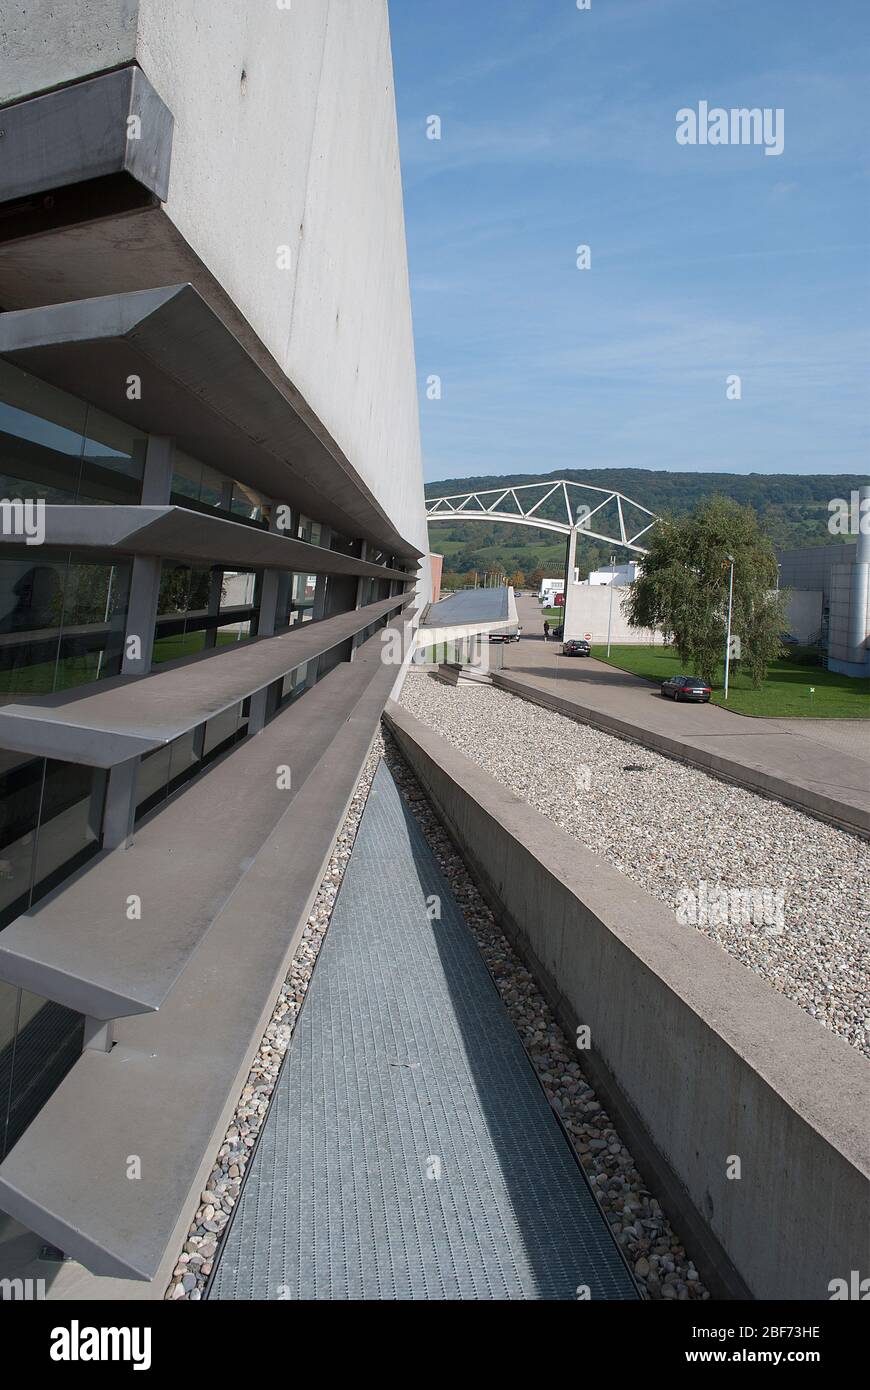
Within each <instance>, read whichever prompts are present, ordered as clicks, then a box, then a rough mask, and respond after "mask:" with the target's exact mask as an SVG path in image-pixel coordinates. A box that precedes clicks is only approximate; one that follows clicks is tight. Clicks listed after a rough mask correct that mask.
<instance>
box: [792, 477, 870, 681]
mask: <svg viewBox="0 0 870 1390" xmlns="http://www.w3.org/2000/svg"><path fill="white" fill-rule="evenodd" d="M857 497H858V501H859V508H857V509H856V510H857V511H858V516H857V517H856V520H857V521H858V530H859V534H858V537H857V540H855V541H853V542H848V541H847V542H840V543H838V544H835V545H820V546H808V547H805V548H803V549H796V550H780V551H777V557H776V558H777V561H778V563H779V578H780V585H781V587H782V588H784V589H785V588H787V589H790V590H791V598H790V617H791V614H792V610H794V611H795V613H796V614H797V613H800V614H803V613H805V612H807V611H810V612H811V613H812V614H815V613H816V612H817V614H818V623H817V630H816V632H815V634H814V635H812V636H804V637H802V638H801V640H804V641H817V640H821V641H822V643H823V644H824V645H825V646H826V647H827V654H828V670H830V671H838V672H840V673H841V674H843V675H847V676H870V487H864V488H861V489H860V491H859V493H858V494H857ZM862 527H863V528H865V533H863V534H862V533H861V528H862ZM814 626H816V624H815V623H813V622H810V623H809V627H810V628H812V627H814ZM795 633H796V635H798V636H800V635H801V634H800V632H799V631H798V629H797V627H796V628H795Z"/></svg>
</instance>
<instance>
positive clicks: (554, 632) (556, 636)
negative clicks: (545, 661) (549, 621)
mask: <svg viewBox="0 0 870 1390" xmlns="http://www.w3.org/2000/svg"><path fill="white" fill-rule="evenodd" d="M564 635H565V624H564V623H560V624H559V626H558V627H551V628H550V636H551V637H552V638H553V640H554V641H556V642H559V641H561V639H562V638H563V637H564Z"/></svg>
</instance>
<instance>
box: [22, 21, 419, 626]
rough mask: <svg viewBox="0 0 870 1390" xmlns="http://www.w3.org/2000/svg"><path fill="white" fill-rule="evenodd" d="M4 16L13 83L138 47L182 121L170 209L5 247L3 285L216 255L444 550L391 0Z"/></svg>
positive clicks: (95, 283)
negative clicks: (434, 498)
mask: <svg viewBox="0 0 870 1390" xmlns="http://www.w3.org/2000/svg"><path fill="white" fill-rule="evenodd" d="M3 28H4V30H5V33H4V35H3V37H4V39H5V40H6V42H7V44H8V50H7V55H6V60H5V61H4V64H3V70H2V74H0V101H4V102H8V101H11V100H15V99H20V98H21V97H23V96H28V95H32V94H34V93H36V92H38V91H41V90H45V89H47V88H51V87H55V86H59V85H61V84H63V83H67V82H70V81H72V80H74V79H76V78H81V77H84V76H87V75H90V74H93V73H96V72H100V71H103V70H105V69H106V68H107V67H112V66H114V65H117V64H120V63H124V62H133V61H135V62H136V63H138V64H139V66H140V67H141V68H142V69H143V71H144V72H145V74H146V76H147V77H148V79H149V81H150V82H151V83H152V85H153V86H154V88H155V89H156V91H157V93H158V94H159V96H160V97H161V98H162V100H163V101H164V102H165V103H166V105H167V106H168V108H169V110H170V111H171V112H172V114H173V116H174V118H175V132H174V143H173V150H172V164H171V171H170V182H169V194H168V198H167V201H166V203H165V206H164V209H163V212H162V213H157V214H152V213H148V214H144V215H143V216H142V218H141V219H139V220H138V222H137V219H136V218H135V217H133V218H130V217H128V218H126V219H122V220H121V221H120V222H119V224H118V234H117V237H116V238H115V240H114V243H113V244H112V243H111V234H110V232H109V231H108V230H106V231H105V232H104V233H103V236H104V237H105V238H106V245H101V246H100V251H99V255H97V256H93V255H92V256H91V259H90V260H88V257H87V250H86V249H83V248H82V241H83V237H85V236H88V235H91V233H90V230H89V229H88V231H87V232H86V233H84V234H83V233H81V232H78V233H73V232H70V233H68V234H67V235H66V236H65V238H64V241H63V243H62V244H61V243H60V242H58V250H57V255H56V257H55V264H54V265H52V264H49V265H48V266H47V267H46V264H45V262H44V261H39V260H38V259H37V257H38V254H39V253H38V250H37V249H36V248H34V249H33V250H32V251H31V250H27V251H21V252H18V251H15V252H13V251H11V250H6V251H4V259H5V260H6V261H7V264H8V266H9V270H8V272H7V275H8V280H7V281H5V282H4V284H3V286H2V290H3V292H2V293H0V302H5V305H6V307H21V305H20V304H19V302H18V300H17V299H15V298H14V296H15V293H16V288H17V286H18V285H24V284H25V283H27V281H28V277H30V284H31V286H32V288H31V289H29V291H28V293H29V295H30V296H31V297H30V298H29V301H28V302H29V303H46V302H53V301H54V300H56V299H63V298H67V299H69V298H77V297H79V296H80V295H84V294H98V293H110V292H114V291H115V290H116V289H121V288H124V289H133V288H139V287H140V281H141V280H142V279H143V277H144V278H145V279H147V281H148V283H149V284H151V285H155V284H165V283H174V282H175V280H177V279H179V278H182V279H187V278H190V279H193V280H194V282H195V283H198V284H200V277H199V275H198V274H197V270H196V265H195V260H198V261H199V262H201V265H202V267H203V268H204V270H205V272H207V274H206V275H205V276H204V277H202V285H201V287H202V289H203V292H205V293H208V290H209V285H208V278H209V276H210V277H213V280H214V282H216V284H217V286H219V287H220V290H221V291H222V292H223V294H225V295H226V296H228V298H229V300H231V301H232V303H233V304H234V305H235V306H236V307H237V309H238V310H239V311H240V313H241V314H242V316H243V317H244V319H245V320H246V322H247V323H248V324H249V325H250V326H251V328H252V329H253V330H254V333H255V334H256V335H257V336H258V338H259V339H260V340H261V341H262V343H263V344H265V346H266V348H267V349H268V350H269V352H270V353H271V354H272V356H273V357H274V359H275V361H276V362H277V363H278V365H279V367H280V368H281V370H282V371H283V372H285V373H286V375H287V376H288V377H289V378H290V380H291V381H292V382H293V384H294V386H295V387H296V388H297V389H298V390H299V392H300V393H301V395H302V397H303V398H304V400H305V402H306V403H307V405H308V406H309V407H310V408H311V410H312V411H313V412H314V413H315V415H316V416H317V417H318V419H319V420H320V421H321V422H322V423H323V424H324V425H325V427H326V429H327V430H328V431H329V433H330V434H331V435H332V437H333V438H334V440H335V441H336V443H337V444H338V445H339V447H340V448H341V450H342V451H343V452H344V454H345V455H346V457H347V458H348V459H349V460H350V462H351V464H352V466H353V468H354V469H355V470H356V471H357V472H358V473H359V475H360V476H361V478H362V480H363V481H364V482H365V483H366V484H367V486H368V487H369V488H370V489H371V491H372V492H373V493H374V495H375V496H376V498H377V499H378V501H379V502H380V503H381V505H382V506H383V507H384V509H385V510H386V511H387V512H388V513H389V515H390V518H391V520H392V521H393V522H394V523H395V525H396V526H397V527H398V529H399V530H400V531H401V532H402V534H403V535H404V536H405V538H406V539H408V540H409V541H411V542H412V543H413V544H414V545H416V546H417V548H418V549H419V550H421V551H423V552H425V553H427V552H428V548H429V547H428V543H427V534H426V524H425V519H424V509H423V490H422V488H423V484H422V463H421V450H420V437H419V415H418V405H417V388H416V368H415V361H414V345H413V334H412V325H411V310H410V291H409V284H408V270H407V255H406V246H405V231H404V219H403V203H402V186H401V175H400V167H399V147H398V134H397V128H396V112H395V95H394V89H393V77H392V60H391V50H390V32H389V18H388V11H387V3H386V0H293V3H292V4H291V5H290V6H289V7H288V8H279V6H278V4H277V3H276V0H264V3H262V4H261V3H256V4H254V3H250V4H240V3H239V0H209V3H208V4H204V3H202V0H136V3H134V0H65V3H64V4H63V5H59V4H58V3H57V0H18V3H17V4H13V5H12V7H11V11H10V12H9V13H8V14H4V24H3ZM10 58H11V61H10ZM154 216H158V217H163V218H164V219H167V220H168V222H169V223H170V224H171V230H172V232H173V235H174V236H175V238H176V242H175V244H173V243H172V242H171V241H167V240H166V237H165V233H164V232H162V231H160V230H159V229H156V228H155V227H154V225H153V217H154ZM145 228H147V232H146V231H145V230H143V229H145ZM135 238H139V244H136V242H135ZM107 246H110V249H111V255H106V254H105V251H106V249H107ZM185 246H186V247H187V248H189V251H190V252H191V253H193V254H192V256H190V259H189V263H186V262H185V254H184V247H185ZM125 247H126V248H128V250H127V259H126V260H125V259H124V248H125ZM285 248H286V249H285ZM45 254H46V253H45V250H44V249H43V251H42V255H43V256H45ZM57 261H62V262H63V264H64V265H65V266H66V267H68V269H67V270H66V271H64V272H63V273H61V272H59V271H58V270H57V268H56V263H57ZM64 276H66V278H65V279H64ZM167 276H168V277H170V278H166V277H167ZM101 277H102V279H101ZM161 277H162V278H161ZM172 277H174V278H172ZM35 294H40V295H45V298H40V299H34V298H33V297H32V296H33V295H35ZM10 295H11V296H13V297H11V298H10ZM425 568H426V571H427V574H428V566H426V567H425ZM422 599H423V601H424V602H425V601H426V600H427V599H428V590H425V591H424V592H423V593H422Z"/></svg>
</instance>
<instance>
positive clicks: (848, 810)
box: [494, 599, 870, 835]
mask: <svg viewBox="0 0 870 1390" xmlns="http://www.w3.org/2000/svg"><path fill="white" fill-rule="evenodd" d="M517 608H518V612H519V617H520V622H521V623H523V625H524V632H525V633H526V634H528V633H531V634H532V636H531V638H530V639H529V638H527V637H526V636H525V635H524V637H523V640H522V642H519V643H517V644H516V645H513V646H511V647H509V648H507V649H506V652H505V660H504V669H503V670H502V671H499V672H496V673H495V675H494V683H495V684H496V685H498V686H500V687H501V688H502V689H505V690H509V691H511V693H512V694H515V695H520V696H522V697H523V698H525V699H530V700H533V701H537V702H538V703H541V704H546V705H547V707H548V708H551V709H556V710H558V711H559V712H560V713H562V714H567V715H569V716H570V717H573V718H576V719H579V720H581V721H582V722H584V723H588V724H594V725H596V726H597V727H599V728H602V729H606V730H608V731H609V732H612V733H618V734H622V735H623V736H624V737H628V738H636V739H637V741H638V742H639V743H644V744H646V745H647V746H648V747H650V748H654V749H656V750H657V751H658V752H661V753H667V754H669V755H670V756H672V757H681V758H684V759H685V760H686V761H687V762H690V763H693V764H695V765H696V766H698V767H701V768H703V769H704V770H705V771H710V772H713V773H715V774H717V775H719V776H723V777H725V778H726V779H728V780H730V781H734V782H739V783H740V784H741V785H743V786H747V787H750V788H751V789H753V790H755V791H760V792H762V793H763V794H765V795H768V796H774V797H777V798H778V799H780V800H782V801H785V802H788V803H790V804H792V805H795V806H799V807H800V808H801V809H803V810H807V811H810V812H811V813H812V814H814V815H819V816H823V817H825V818H826V819H828V820H831V821H833V822H834V823H835V824H838V825H842V826H844V827H845V828H846V829H850V830H858V831H859V832H860V833H862V834H864V835H867V834H868V833H870V748H868V737H870V721H866V722H864V721H858V720H852V719H850V720H846V721H842V722H844V723H845V724H847V725H848V726H849V727H848V730H846V731H843V732H830V733H824V732H821V733H820V730H819V725H820V724H823V723H825V722H826V723H828V724H830V725H832V726H833V725H839V723H840V722H841V721H839V720H828V721H822V720H818V719H812V720H806V721H805V720H800V719H754V718H750V717H748V716H747V715H741V714H735V713H734V712H733V710H728V709H722V708H721V707H720V706H718V705H713V704H707V705H701V704H689V705H687V704H682V703H681V704H676V703H675V702H674V701H672V700H663V699H662V698H661V694H660V691H659V688H658V686H656V685H653V684H651V683H650V682H649V681H645V680H643V679H641V677H640V676H635V675H632V674H631V673H630V672H628V671H621V670H619V669H618V668H616V667H614V666H609V665H608V664H607V663H606V662H603V661H596V660H595V659H594V658H593V657H583V658H577V657H574V658H571V657H563V656H562V644H561V642H549V643H548V642H544V640H543V637H541V638H540V639H539V640H535V635H534V634H535V631H536V623H538V622H539V619H538V617H537V615H538V613H539V612H540V608H539V605H538V603H537V600H536V599H519V600H518V604H517Z"/></svg>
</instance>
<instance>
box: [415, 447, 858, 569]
mask: <svg viewBox="0 0 870 1390" xmlns="http://www.w3.org/2000/svg"><path fill="white" fill-rule="evenodd" d="M556 478H566V479H568V480H569V481H571V482H575V483H587V484H590V485H591V486H592V487H597V488H605V489H607V490H610V489H611V488H612V489H614V490H615V491H617V492H621V493H623V494H624V495H625V496H627V497H631V498H633V499H634V500H635V501H636V502H638V503H640V504H641V505H642V506H644V507H647V508H649V510H650V511H653V512H656V513H658V514H661V513H664V512H673V513H675V514H679V513H680V512H685V511H689V510H691V508H693V507H694V506H695V505H696V504H697V503H698V502H700V501H701V500H702V499H704V498H706V497H711V496H714V495H716V494H721V495H724V496H726V497H731V498H733V499H734V501H736V502H740V503H741V504H743V505H749V506H751V507H753V508H754V510H755V512H756V514H757V515H758V518H759V521H760V523H761V526H762V529H763V530H764V531H765V532H766V534H767V535H768V536H769V537H770V539H771V540H772V541H773V543H774V545H776V546H778V547H781V548H788V547H796V546H811V545H830V544H832V543H833V542H836V541H838V540H848V539H849V537H839V536H832V535H831V534H830V532H829V531H828V518H829V515H830V513H829V511H828V503H829V502H830V500H831V499H832V498H834V497H843V498H848V497H849V496H850V493H851V492H852V491H853V489H856V488H858V487H860V486H861V484H862V483H864V482H866V479H865V478H862V477H860V476H858V475H857V474H852V473H836V474H819V473H815V474H794V473H774V474H770V473H667V472H658V471H652V470H651V469H643V468H600V469H569V470H567V471H561V472H556V473H545V474H540V473H515V474H510V475H508V476H502V477H498V476H496V475H491V476H488V477H475V478H448V479H445V480H444V481H443V482H437V483H428V484H427V486H426V496H427V497H429V498H432V497H446V496H450V495H451V494H453V493H463V492H483V491H486V490H487V489H490V488H503V487H517V486H520V485H521V484H524V483H534V484H540V485H541V486H542V490H543V488H544V487H545V485H546V484H547V483H548V482H552V481H553V480H554V479H556ZM527 505H529V503H528V502H527ZM539 514H540V515H541V516H542V517H544V518H547V517H552V518H555V517H557V516H558V517H559V519H560V520H561V519H563V510H562V509H561V508H560V506H559V502H558V500H557V499H556V498H554V499H553V500H552V501H550V502H547V503H544V505H543V506H542V507H541V508H540V511H539ZM635 515H636V516H637V517H638V518H639V516H640V514H639V513H636V514H635ZM626 521H627V524H629V525H630V524H631V522H630V520H629V518H628V517H627V518H626ZM639 524H642V523H639ZM429 539H430V543H431V545H432V549H433V550H435V551H437V553H438V554H440V555H443V556H444V569H445V572H456V573H458V574H467V573H469V572H470V571H473V570H477V571H479V572H481V573H482V572H486V571H493V570H499V569H501V570H505V571H507V573H508V574H511V573H512V572H513V571H515V570H518V569H519V570H522V571H523V572H524V573H526V574H529V573H531V571H532V570H535V569H543V570H544V571H546V572H552V573H554V574H561V573H562V571H563V569H564V564H565V542H564V540H563V539H562V538H561V537H560V536H558V535H555V534H554V533H553V532H548V531H533V530H531V529H529V528H528V527H527V526H512V525H510V524H508V523H497V522H479V521H447V522H437V523H433V524H432V525H430V528H429ZM609 554H610V547H609V546H608V545H607V544H606V543H605V542H597V541H585V542H581V543H580V545H578V550H577V559H578V564H579V566H580V572H581V578H583V577H585V575H586V574H587V573H588V572H589V570H590V569H595V568H596V567H597V566H598V565H600V564H603V563H605V562H606V560H607V558H608V555H609Z"/></svg>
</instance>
